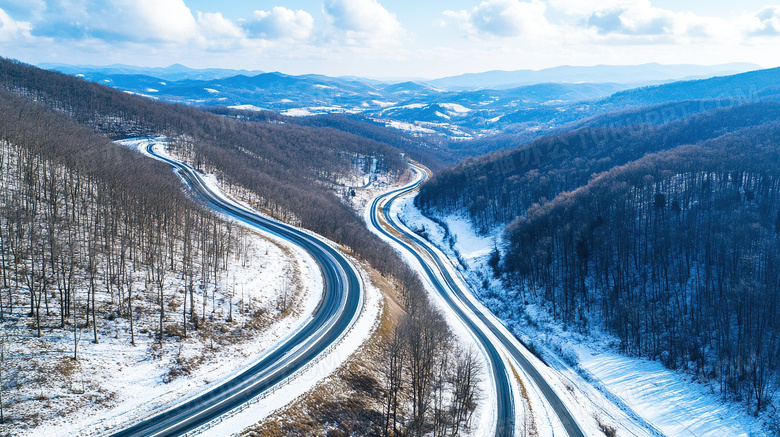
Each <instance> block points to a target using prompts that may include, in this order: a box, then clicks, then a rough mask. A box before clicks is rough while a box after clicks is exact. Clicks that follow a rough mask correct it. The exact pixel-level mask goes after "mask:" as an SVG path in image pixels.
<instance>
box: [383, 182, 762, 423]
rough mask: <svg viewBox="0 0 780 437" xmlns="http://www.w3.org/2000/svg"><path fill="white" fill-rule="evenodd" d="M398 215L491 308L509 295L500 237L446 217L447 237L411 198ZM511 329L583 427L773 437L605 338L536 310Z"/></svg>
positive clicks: (701, 388) (738, 410)
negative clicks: (500, 275)
mask: <svg viewBox="0 0 780 437" xmlns="http://www.w3.org/2000/svg"><path fill="white" fill-rule="evenodd" d="M392 213H393V214H398V215H399V217H400V218H402V219H403V221H404V222H405V223H406V224H407V226H409V227H411V228H415V229H418V230H424V231H425V232H426V234H427V235H428V238H429V239H430V241H433V242H434V243H435V244H436V245H437V246H438V247H439V248H441V249H443V251H444V252H445V253H447V254H448V255H449V257H450V260H451V261H452V263H453V265H461V266H460V267H459V270H460V271H461V272H462V273H463V275H464V276H465V277H466V278H467V280H468V281H469V283H470V285H471V287H472V290H475V291H477V293H478V294H479V295H480V298H481V300H483V302H486V303H488V304H489V303H490V302H491V295H495V294H498V293H506V291H504V290H503V289H502V288H501V284H500V283H499V282H498V281H496V280H495V279H494V278H492V275H491V273H490V269H489V267H488V265H487V260H488V258H489V256H490V253H491V251H492V250H493V249H494V247H496V246H497V244H498V243H499V242H498V241H497V238H499V232H500V231H499V230H496V232H493V233H491V235H490V236H487V237H485V236H479V235H477V234H476V233H475V232H474V231H473V229H472V227H471V226H470V224H469V222H468V221H467V220H466V219H464V218H461V217H454V216H448V217H442V218H441V221H442V222H444V223H445V224H446V225H447V228H448V229H449V235H447V233H446V232H445V230H444V229H443V228H442V227H441V226H439V225H438V224H436V223H435V222H433V221H431V220H429V219H428V218H426V217H425V216H423V215H422V214H421V213H420V211H419V210H417V209H416V208H415V207H414V205H413V203H412V198H411V197H408V198H405V199H403V201H401V202H397V206H396V208H394V210H393V211H392ZM456 253H457V254H459V255H456ZM458 257H459V259H460V261H458ZM485 286H486V287H487V288H485ZM517 319H521V320H520V321H518V320H517ZM507 325H508V327H509V328H510V329H511V330H512V331H513V332H514V333H515V334H516V335H517V336H518V337H520V338H521V339H523V340H524V341H526V342H527V343H531V344H533V345H534V347H535V349H536V350H537V351H539V352H540V353H541V354H542V356H543V357H544V358H545V361H546V362H547V364H548V365H549V366H550V367H549V368H548V371H547V374H548V375H549V376H550V381H551V383H553V384H554V385H555V386H556V389H557V391H558V392H559V394H560V393H561V392H563V393H566V392H568V393H569V398H570V402H571V404H573V405H574V408H573V411H572V413H574V414H575V416H579V418H578V420H580V421H581V422H582V423H586V422H589V421H590V422H592V421H593V419H594V417H596V416H597V417H598V419H597V420H600V421H602V422H603V423H605V424H609V425H612V426H615V427H616V428H617V430H618V435H668V436H675V437H676V436H700V437H701V436H764V435H767V433H766V431H764V429H763V424H762V421H761V419H759V418H754V417H752V416H750V415H749V414H747V413H746V412H745V409H744V406H743V405H741V404H738V403H730V402H724V401H722V400H721V398H720V396H719V395H718V394H716V393H715V392H714V390H713V389H712V388H711V387H708V386H706V385H704V384H701V383H698V382H694V381H691V380H689V378H688V377H687V376H685V375H683V374H680V373H677V372H674V371H671V370H669V369H667V368H665V367H663V365H661V364H660V363H658V362H653V361H649V360H646V359H642V358H635V357H626V356H623V355H621V354H619V353H617V352H616V351H615V349H614V347H613V345H614V344H616V342H615V340H614V339H613V338H611V337H610V336H609V335H607V334H605V333H603V332H599V331H597V330H595V329H591V332H589V333H588V334H586V335H583V334H580V333H576V332H571V331H569V330H567V329H565V327H563V326H562V325H560V324H557V323H555V322H554V321H553V320H552V319H551V318H550V317H549V315H548V314H547V313H546V312H545V311H544V310H543V309H540V308H539V307H537V306H536V305H533V304H531V305H529V306H528V307H526V308H525V309H524V317H521V318H515V320H513V321H511V322H507ZM561 387H563V390H560V388H561ZM540 435H545V434H543V433H542V434H540Z"/></svg>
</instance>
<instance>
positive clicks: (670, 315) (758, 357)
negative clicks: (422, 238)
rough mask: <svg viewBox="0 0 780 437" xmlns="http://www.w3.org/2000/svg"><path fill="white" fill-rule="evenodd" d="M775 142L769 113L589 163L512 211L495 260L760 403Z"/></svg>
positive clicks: (636, 348)
mask: <svg viewBox="0 0 780 437" xmlns="http://www.w3.org/2000/svg"><path fill="white" fill-rule="evenodd" d="M779 142H780V125H779V124H776V123H773V124H768V125H765V126H762V127H760V128H758V129H756V130H752V131H751V132H749V133H740V134H736V135H727V136H724V137H721V138H718V139H715V140H712V141H709V142H705V143H703V144H701V145H699V146H681V147H679V148H675V149H673V150H670V151H666V152H661V153H658V154H652V155H648V156H645V157H643V158H642V159H640V160H637V161H635V162H632V163H630V164H627V165H625V166H621V167H617V168H614V169H612V170H610V171H608V172H606V173H603V174H600V175H598V176H597V177H595V178H594V179H592V180H591V181H590V182H589V183H588V184H587V185H585V186H583V187H581V188H579V189H577V190H575V191H572V192H568V193H563V194H561V195H559V196H557V197H556V198H555V199H554V200H553V201H551V202H549V203H545V204H541V205H540V204H537V205H535V206H533V207H531V209H530V210H529V211H528V213H527V215H526V216H524V217H520V218H518V219H517V220H515V221H514V222H513V223H512V224H511V225H510V226H509V227H508V228H507V230H506V241H507V247H506V253H505V257H504V260H503V262H502V263H501V266H500V271H501V272H503V273H505V279H506V281H507V282H508V283H509V284H511V286H512V287H513V288H515V289H517V290H520V293H521V296H522V298H523V299H533V298H535V297H539V298H541V299H543V300H544V301H545V302H548V303H549V305H550V310H551V312H552V313H553V314H554V315H555V316H557V317H559V318H560V319H562V320H564V321H566V322H568V323H572V324H576V325H580V326H586V325H587V324H588V323H592V322H593V321H594V320H595V321H597V323H599V324H603V326H605V327H606V328H607V329H608V330H609V331H610V332H611V333H613V334H614V335H615V336H617V337H618V338H619V339H620V340H621V348H622V349H624V350H625V351H627V352H629V353H631V354H636V355H641V356H646V357H649V358H652V359H659V360H661V361H662V362H663V363H664V364H665V365H667V366H668V367H670V368H688V369H689V370H691V371H692V372H695V374H696V375H698V376H699V377H700V378H702V379H703V380H712V381H715V382H716V383H717V384H718V386H719V387H720V389H721V390H722V391H723V392H724V394H728V395H733V396H734V397H736V398H737V399H742V400H744V402H745V403H746V404H747V405H748V406H749V407H750V408H751V410H754V411H760V410H761V409H762V408H764V407H765V406H766V403H767V402H768V401H770V400H771V398H772V396H773V394H774V390H775V389H776V388H777V385H776V384H777V383H778V379H777V378H778V376H779V375H778V373H780V168H778V162H780V148H778V147H777V144H778V143H779Z"/></svg>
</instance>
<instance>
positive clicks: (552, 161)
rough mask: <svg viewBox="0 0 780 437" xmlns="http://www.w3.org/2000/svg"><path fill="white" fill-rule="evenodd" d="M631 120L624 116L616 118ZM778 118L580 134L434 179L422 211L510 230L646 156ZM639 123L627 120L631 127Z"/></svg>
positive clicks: (745, 110)
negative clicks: (546, 204) (518, 220)
mask: <svg viewBox="0 0 780 437" xmlns="http://www.w3.org/2000/svg"><path fill="white" fill-rule="evenodd" d="M613 117H614V119H615V120H626V118H625V117H626V116H625V114H624V113H619V114H616V115H613ZM778 117H780V104H777V103H759V104H752V105H742V106H734V107H728V108H724V109H722V110H716V111H709V112H705V113H702V114H697V115H691V116H690V117H689V118H686V119H679V120H674V121H670V122H669V123H666V124H661V125H656V124H644V123H643V124H629V125H627V126H626V124H628V123H620V124H619V125H618V127H613V128H604V127H582V128H579V129H576V130H573V131H571V132H567V133H563V134H558V135H553V136H549V137H544V138H540V139H538V140H535V141H533V142H531V143H529V144H525V145H522V146H519V147H516V148H514V149H508V150H504V151H499V152H495V153H492V154H488V155H485V156H482V157H479V158H472V159H467V160H465V161H463V162H462V163H461V164H459V165H458V166H456V167H454V168H452V169H448V170H445V171H442V172H440V173H439V174H436V175H435V176H434V177H433V178H431V180H430V181H429V182H427V183H426V184H425V185H424V186H423V187H422V188H421V190H420V195H419V197H418V199H419V200H418V202H419V204H420V206H421V207H422V208H423V209H425V210H429V211H432V212H439V213H458V214H462V215H464V216H466V217H468V218H469V219H470V220H471V221H472V223H473V224H474V226H475V227H476V228H477V229H479V230H481V231H482V232H487V231H488V230H491V229H494V228H495V227H496V226H504V225H506V224H508V223H509V222H511V221H512V220H514V218H515V217H517V216H518V215H521V214H525V212H526V211H527V209H528V208H530V207H531V206H532V205H533V204H535V203H538V202H543V201H545V200H552V199H553V198H555V196H557V195H558V194H559V193H562V192H565V191H571V190H574V189H576V188H578V187H579V186H582V185H584V184H586V183H587V182H588V180H589V179H590V178H591V177H592V175H594V174H597V173H600V172H604V171H607V170H609V169H611V168H613V167H615V166H619V165H624V164H628V163H630V162H632V161H634V160H637V159H639V158H641V157H642V156H644V155H645V154H647V153H654V152H659V151H663V150H668V149H671V148H674V147H676V146H680V145H684V144H695V143H699V142H702V141H705V140H708V139H712V138H716V137H719V136H721V135H724V134H725V133H728V132H738V131H741V130H746V129H750V128H753V127H756V126H761V125H763V124H765V123H768V122H771V121H774V120H777V119H778ZM633 119H634V118H629V120H633Z"/></svg>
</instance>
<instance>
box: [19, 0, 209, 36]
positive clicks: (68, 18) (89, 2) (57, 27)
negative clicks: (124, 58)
mask: <svg viewBox="0 0 780 437" xmlns="http://www.w3.org/2000/svg"><path fill="white" fill-rule="evenodd" d="M36 15H39V18H38V19H37V20H36V21H35V22H34V23H33V34H35V35H38V36H44V37H55V38H65V39H77V40H78V39H88V38H96V39H101V40H105V41H117V42H122V41H125V42H149V41H167V42H177V41H187V40H190V39H192V38H195V37H196V36H197V33H198V26H197V22H196V21H195V17H193V16H192V13H191V12H190V9H189V8H188V7H187V5H185V4H184V1H183V0H54V1H51V2H50V3H49V4H47V5H45V8H44V9H43V10H39V11H37V12H36Z"/></svg>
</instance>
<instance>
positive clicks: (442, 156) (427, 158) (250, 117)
mask: <svg viewBox="0 0 780 437" xmlns="http://www.w3.org/2000/svg"><path fill="white" fill-rule="evenodd" d="M208 110H209V111H210V112H213V113H215V114H220V115H224V116H227V117H232V118H237V119H240V120H245V121H255V122H259V123H288V124H295V125H298V126H309V127H316V128H330V129H335V130H339V131H342V132H346V133H349V134H353V135H357V136H359V137H362V138H366V139H369V140H373V141H377V142H380V143H383V144H387V145H390V146H393V147H395V148H397V149H399V150H403V151H405V152H406V154H407V156H409V157H410V158H411V159H414V160H415V161H418V162H421V163H423V164H425V165H426V166H427V167H428V168H431V169H433V170H439V169H443V168H444V167H446V166H448V165H452V164H454V163H455V162H457V160H458V157H457V156H456V154H454V153H453V152H452V151H451V150H450V149H449V148H448V147H444V146H442V145H441V144H437V143H436V139H435V138H426V139H425V140H424V141H423V140H421V139H419V138H414V137H412V136H410V135H407V134H405V133H403V132H399V131H397V130H395V129H388V128H386V127H385V126H384V125H383V124H379V123H378V122H376V121H373V120H371V119H368V118H365V117H363V116H360V115H346V114H328V115H314V116H310V117H288V116H284V115H281V114H278V113H276V112H273V111H248V110H240V109H233V108H224V107H214V108H208Z"/></svg>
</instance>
